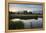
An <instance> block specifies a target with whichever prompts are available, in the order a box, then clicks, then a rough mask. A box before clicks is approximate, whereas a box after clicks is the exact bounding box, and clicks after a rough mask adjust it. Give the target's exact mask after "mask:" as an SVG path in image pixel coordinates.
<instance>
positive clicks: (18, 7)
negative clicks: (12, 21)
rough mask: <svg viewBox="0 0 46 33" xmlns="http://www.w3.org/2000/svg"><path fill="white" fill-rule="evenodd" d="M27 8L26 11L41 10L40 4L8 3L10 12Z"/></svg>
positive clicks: (36, 11)
mask: <svg viewBox="0 0 46 33" xmlns="http://www.w3.org/2000/svg"><path fill="white" fill-rule="evenodd" d="M23 10H27V12H30V11H31V12H33V13H39V12H42V5H32V4H9V11H12V12H22V11H23Z"/></svg>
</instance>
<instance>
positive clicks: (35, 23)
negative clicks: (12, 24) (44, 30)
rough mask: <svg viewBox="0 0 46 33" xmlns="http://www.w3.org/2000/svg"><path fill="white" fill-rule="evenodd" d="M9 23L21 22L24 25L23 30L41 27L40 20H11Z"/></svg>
mask: <svg viewBox="0 0 46 33" xmlns="http://www.w3.org/2000/svg"><path fill="white" fill-rule="evenodd" d="M11 21H22V22H23V23H24V28H31V27H32V28H33V27H41V26H42V18H38V19H37V20H36V19H28V20H24V19H23V20H22V19H12V20H11Z"/></svg>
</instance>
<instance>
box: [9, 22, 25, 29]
mask: <svg viewBox="0 0 46 33" xmlns="http://www.w3.org/2000/svg"><path fill="white" fill-rule="evenodd" d="M23 28H24V24H23V23H22V21H15V22H13V21H10V22H9V29H23Z"/></svg>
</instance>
